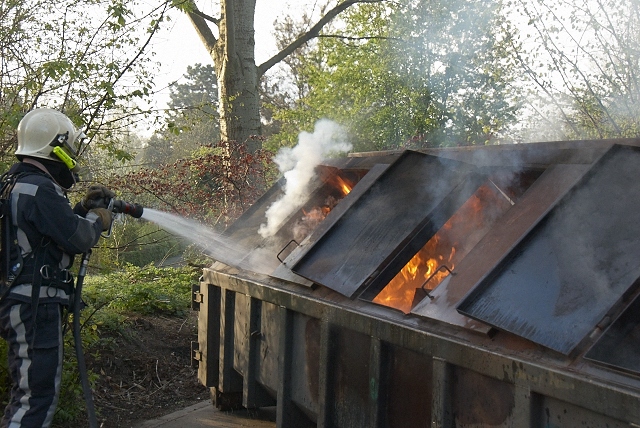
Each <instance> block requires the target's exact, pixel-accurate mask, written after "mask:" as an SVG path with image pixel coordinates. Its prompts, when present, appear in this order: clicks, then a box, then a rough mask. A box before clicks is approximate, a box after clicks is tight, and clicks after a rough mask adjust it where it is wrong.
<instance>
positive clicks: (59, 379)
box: [42, 306, 63, 427]
mask: <svg viewBox="0 0 640 428" xmlns="http://www.w3.org/2000/svg"><path fill="white" fill-rule="evenodd" d="M58 308H60V306H58ZM56 319H57V320H58V370H57V371H56V378H55V380H54V384H55V389H56V394H55V396H54V397H53V401H52V402H51V406H50V407H49V411H48V412H47V417H46V418H45V420H44V423H43V424H42V425H43V426H44V427H49V426H51V422H53V415H55V413H56V408H57V407H58V398H59V397H60V385H61V383H62V355H63V344H62V317H61V316H60V313H58V316H57V317H56Z"/></svg>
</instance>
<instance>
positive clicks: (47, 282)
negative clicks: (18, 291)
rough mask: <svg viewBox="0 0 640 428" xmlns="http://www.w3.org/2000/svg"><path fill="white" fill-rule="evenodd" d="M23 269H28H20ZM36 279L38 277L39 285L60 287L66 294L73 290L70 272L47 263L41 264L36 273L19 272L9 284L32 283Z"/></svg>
mask: <svg viewBox="0 0 640 428" xmlns="http://www.w3.org/2000/svg"><path fill="white" fill-rule="evenodd" d="M25 268H26V266H25ZM25 270H26V271H28V270H29V269H23V270H22V271H23V272H24V271H25ZM38 277H39V278H38ZM38 279H40V286H42V287H45V286H46V287H53V288H60V289H61V290H64V291H65V292H66V293H67V294H71V293H72V291H73V275H72V274H71V272H69V271H68V270H67V269H58V268H52V267H51V266H49V265H44V266H42V267H41V268H40V270H39V271H38V272H37V273H34V274H31V275H29V274H24V273H21V274H20V275H18V277H17V278H16V279H15V280H14V281H13V282H12V284H11V285H20V284H33V283H34V282H35V281H37V280H38Z"/></svg>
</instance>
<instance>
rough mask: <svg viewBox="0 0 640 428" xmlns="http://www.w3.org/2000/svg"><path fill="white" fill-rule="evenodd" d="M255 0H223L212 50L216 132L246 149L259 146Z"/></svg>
mask: <svg viewBox="0 0 640 428" xmlns="http://www.w3.org/2000/svg"><path fill="white" fill-rule="evenodd" d="M255 7H256V1H255V0H224V1H223V2H222V4H221V12H222V13H221V19H220V25H219V26H218V28H219V30H220V36H219V40H218V43H216V46H215V49H214V50H213V60H214V64H215V69H216V75H217V76H218V96H219V102H220V107H219V109H220V135H221V137H222V139H223V140H224V141H237V142H239V143H244V144H245V145H246V146H247V149H248V150H249V151H250V152H254V151H255V150H257V149H259V148H260V143H259V142H258V141H257V140H248V139H249V137H251V136H252V135H260V133H261V129H260V128H261V126H260V106H259V96H258V68H257V66H256V62H255V53H254V52H255V38H254V34H255V30H254V26H253V25H254V21H253V17H254V13H255Z"/></svg>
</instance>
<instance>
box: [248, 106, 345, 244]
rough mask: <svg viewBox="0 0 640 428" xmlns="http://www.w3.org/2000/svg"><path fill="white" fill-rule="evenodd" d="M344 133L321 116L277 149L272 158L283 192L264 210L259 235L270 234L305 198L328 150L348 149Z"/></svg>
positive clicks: (337, 151)
mask: <svg viewBox="0 0 640 428" xmlns="http://www.w3.org/2000/svg"><path fill="white" fill-rule="evenodd" d="M351 148H352V145H351V143H349V142H347V141H346V132H345V130H344V128H343V127H341V126H340V125H338V124H337V123H335V122H332V121H330V120H327V119H322V120H319V121H318V122H316V124H315V127H314V130H313V133H308V132H301V133H300V135H299V136H298V144H297V145H296V146H295V147H293V148H289V147H287V148H283V149H280V151H279V152H278V154H277V155H276V157H275V158H274V161H275V162H276V164H277V165H278V168H279V169H280V172H281V173H282V175H283V176H284V180H285V184H284V188H283V191H284V194H283V195H282V197H281V198H280V199H278V200H276V201H275V202H274V203H273V204H272V205H271V206H270V207H269V208H268V209H267V211H266V213H265V216H266V217H267V221H266V223H263V224H262V225H260V229H259V230H258V233H260V235H261V236H262V237H263V238H268V237H270V236H273V235H274V234H275V233H276V231H277V230H278V229H279V228H280V226H281V225H282V223H283V222H284V221H285V220H286V219H287V218H288V217H289V216H290V215H291V214H292V213H293V212H294V211H296V210H297V209H299V208H300V206H301V205H302V204H303V203H304V201H306V199H307V197H308V189H309V184H310V182H311V179H312V178H314V176H315V167H316V166H317V165H319V164H320V163H321V162H322V161H323V160H324V159H325V158H326V157H327V156H329V155H330V154H332V153H342V152H347V151H349V150H351Z"/></svg>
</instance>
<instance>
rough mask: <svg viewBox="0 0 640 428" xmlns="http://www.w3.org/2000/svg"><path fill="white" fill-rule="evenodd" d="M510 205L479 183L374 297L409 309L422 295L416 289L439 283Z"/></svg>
mask: <svg viewBox="0 0 640 428" xmlns="http://www.w3.org/2000/svg"><path fill="white" fill-rule="evenodd" d="M509 206H510V203H509V202H508V201H507V200H505V199H504V197H502V198H501V197H500V196H499V195H498V194H496V192H495V191H494V190H493V188H491V187H489V186H488V185H484V186H482V187H480V188H479V189H478V191H477V192H476V193H475V194H474V195H473V196H471V198H469V199H468V200H467V201H466V202H465V203H464V204H463V205H462V207H460V209H458V211H457V212H456V213H455V214H454V215H453V216H452V217H450V218H449V220H448V221H447V222H446V223H445V224H444V225H443V226H442V228H441V229H440V230H439V231H438V232H437V233H436V234H435V235H434V236H433V237H432V238H431V239H430V240H429V241H428V242H427V243H426V244H425V245H424V247H422V249H421V250H420V251H418V253H417V254H416V255H415V256H413V258H412V259H411V260H409V262H408V263H407V264H406V265H405V266H404V267H403V268H402V269H401V270H400V272H398V274H397V275H396V276H395V277H394V278H393V279H392V280H391V282H389V284H387V286H386V287H385V288H384V289H383V290H382V291H381V292H380V293H379V294H378V295H377V296H376V297H375V298H374V299H373V301H374V302H375V303H379V304H381V305H385V306H390V307H393V308H396V309H399V310H401V311H403V312H404V313H409V312H410V311H411V308H412V307H413V306H414V300H415V299H416V298H420V297H424V296H420V297H418V296H417V295H416V294H417V293H416V290H417V289H421V288H423V285H424V289H425V290H433V289H434V288H435V287H436V286H438V284H440V283H441V282H442V281H443V280H444V279H445V278H446V277H447V276H448V275H449V271H448V270H447V269H449V270H450V271H453V269H454V268H455V265H456V264H457V263H459V262H460V260H462V259H463V258H464V256H466V255H467V253H468V252H469V251H471V248H473V247H474V246H475V245H476V244H477V243H478V241H479V240H480V239H481V238H482V236H484V234H485V233H486V232H487V231H488V229H489V227H490V226H491V225H492V224H493V222H494V221H495V220H496V219H497V218H498V216H499V214H501V213H503V212H504V211H506V210H507V209H508V207H509ZM445 268H447V269H445ZM427 280H428V281H427ZM425 281H426V282H425Z"/></svg>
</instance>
